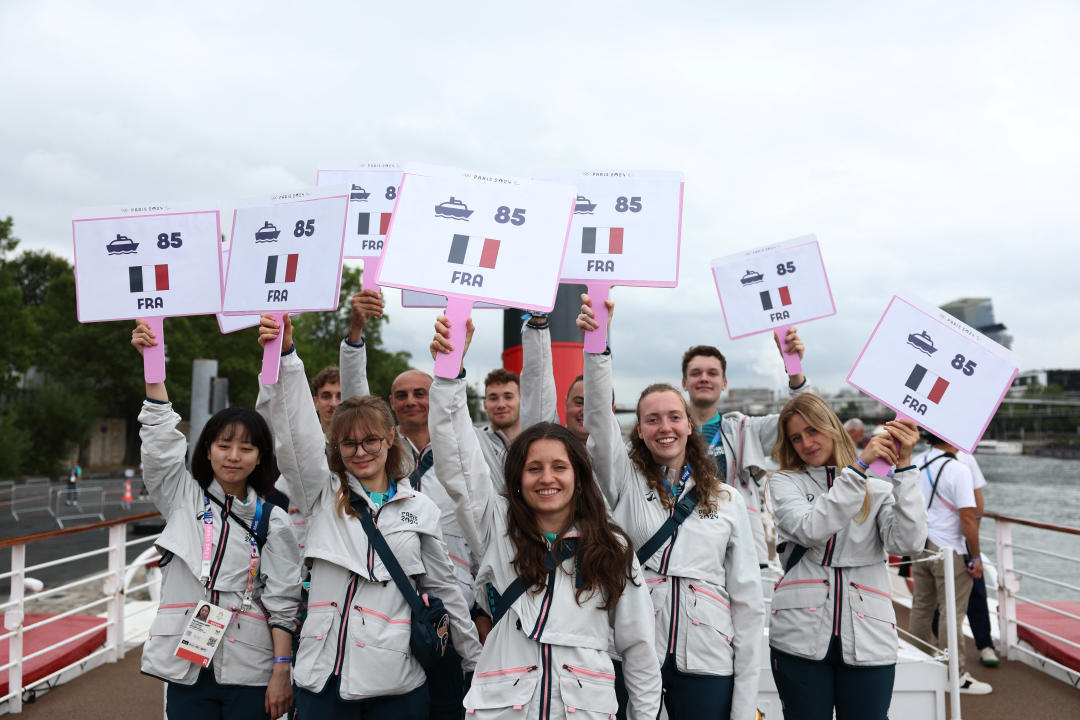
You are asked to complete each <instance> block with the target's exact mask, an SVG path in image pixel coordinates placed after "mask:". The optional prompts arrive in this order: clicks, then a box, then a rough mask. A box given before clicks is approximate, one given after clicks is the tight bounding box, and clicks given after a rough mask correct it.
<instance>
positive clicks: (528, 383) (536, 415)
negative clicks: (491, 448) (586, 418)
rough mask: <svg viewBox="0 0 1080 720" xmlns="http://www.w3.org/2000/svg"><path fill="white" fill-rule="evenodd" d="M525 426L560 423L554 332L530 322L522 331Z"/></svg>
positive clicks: (522, 389) (522, 420)
mask: <svg viewBox="0 0 1080 720" xmlns="http://www.w3.org/2000/svg"><path fill="white" fill-rule="evenodd" d="M521 357H522V362H521V429H522V430H524V429H525V428H527V427H529V426H531V425H535V424H536V423H540V422H553V423H557V422H559V410H558V405H557V403H558V398H557V396H556V393H555V364H554V361H553V360H552V358H551V331H550V330H549V329H548V328H546V327H545V328H543V329H537V328H533V327H529V326H528V325H526V326H525V328H524V329H523V330H522V331H521Z"/></svg>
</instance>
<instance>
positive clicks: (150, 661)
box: [131, 321, 300, 720]
mask: <svg viewBox="0 0 1080 720" xmlns="http://www.w3.org/2000/svg"><path fill="white" fill-rule="evenodd" d="M131 344H132V345H134V346H135V348H136V349H138V350H139V352H142V350H143V348H146V347H152V346H154V345H156V344H157V341H156V339H155V337H154V334H153V332H151V330H150V326H149V325H148V324H147V323H146V322H145V321H139V322H138V323H137V324H136V326H135V329H134V330H133V331H132V334H131ZM139 422H140V423H142V430H141V431H140V437H141V438H142V463H143V481H144V482H145V484H146V489H147V490H148V491H149V493H150V499H151V500H152V501H153V502H154V505H155V506H157V508H158V510H160V511H161V514H162V515H164V516H165V518H166V525H165V531H164V532H163V533H162V534H161V537H160V538H159V539H158V541H157V547H158V548H159V549H160V550H161V553H162V556H163V560H162V581H161V604H160V606H159V608H158V614H157V617H156V618H155V619H154V623H153V625H152V626H151V627H150V637H149V639H148V640H147V641H146V644H145V645H144V646H143V658H142V671H143V672H144V673H146V674H147V675H153V676H154V677H158V678H161V679H162V680H164V681H165V682H167V683H168V692H167V707H166V710H167V713H168V716H169V718H171V719H172V720H176V719H177V718H184V719H188V718H192V717H197V718H205V719H206V720H211V719H213V718H225V717H229V718H231V719H235V718H240V719H246V718H276V717H280V716H281V715H283V714H284V713H286V712H288V710H289V709H290V708H291V707H292V684H291V681H290V678H289V663H290V661H291V659H292V658H291V654H292V640H293V635H292V634H293V631H294V630H295V629H296V622H297V610H298V607H299V601H300V557H299V552H298V550H297V546H296V538H295V536H294V535H293V532H292V523H291V522H290V521H289V516H288V514H287V513H286V512H285V511H284V510H282V509H281V508H279V507H277V506H275V505H272V504H270V503H268V502H266V501H264V499H263V497H264V496H265V495H266V493H267V492H269V491H270V490H271V489H272V488H273V486H274V446H273V440H272V438H271V436H270V429H269V428H268V427H267V425H266V422H265V421H264V420H263V418H262V417H261V416H260V415H259V414H258V413H256V412H254V411H253V410H247V409H244V408H228V409H226V410H222V411H221V412H219V413H217V414H216V415H214V416H213V417H211V418H210V420H209V421H208V422H207V423H206V426H205V427H204V428H203V431H202V434H201V435H200V436H199V440H198V442H197V443H196V444H195V450H194V452H193V453H192V460H191V472H188V470H187V469H186V467H185V465H184V460H185V456H186V455H187V440H186V439H185V438H184V435H183V434H182V433H181V432H180V431H179V430H177V427H176V426H177V424H178V423H179V422H180V416H179V415H177V414H176V412H174V411H173V409H172V405H171V404H170V403H169V396H168V394H167V393H166V391H165V384H164V383H147V384H146V402H145V403H143V408H142V412H140V413H139ZM204 601H205V602H208V603H211V604H213V605H215V606H217V607H219V608H224V609H225V610H227V611H228V612H229V613H230V616H229V618H230V619H229V621H228V624H227V626H226V627H225V631H224V634H223V636H221V637H220V638H219V639H218V641H216V642H215V643H214V647H216V652H214V653H213V654H212V660H211V661H210V662H209V667H204V666H202V665H201V664H196V663H195V662H193V661H191V660H187V659H184V658H183V657H179V656H178V655H177V651H178V649H179V646H180V644H181V639H182V637H183V636H184V631H185V628H187V627H188V624H189V622H190V621H191V620H192V616H193V612H194V611H195V609H196V606H197V605H199V604H200V602H204ZM204 607H208V606H204Z"/></svg>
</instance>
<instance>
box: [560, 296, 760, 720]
mask: <svg viewBox="0 0 1080 720" xmlns="http://www.w3.org/2000/svg"><path fill="white" fill-rule="evenodd" d="M582 302H583V305H582V307H581V314H579V315H578V320H577V324H578V327H579V328H580V329H581V330H582V331H587V330H595V329H597V328H598V327H599V325H598V323H597V322H596V319H595V316H594V314H593V310H592V303H591V300H590V299H589V297H588V296H587V295H583V296H582ZM613 309H614V304H613V303H610V302H609V303H608V310H609V314H610V311H611V310H613ZM584 375H585V429H586V430H587V431H588V432H589V442H588V447H589V453H590V454H591V455H592V460H593V467H594V468H595V469H596V478H597V480H598V481H599V483H600V487H601V488H602V489H603V491H604V495H605V497H606V498H607V501H608V506H609V507H610V508H611V512H612V515H613V517H614V518H615V521H616V522H617V523H618V524H619V526H620V527H622V528H623V529H624V530H625V531H626V533H627V534H628V535H629V536H630V539H631V540H632V541H633V546H634V548H635V549H640V548H642V547H643V546H645V545H646V544H647V543H648V541H649V540H650V539H651V538H652V537H653V536H654V535H655V534H656V533H657V532H658V531H659V530H660V529H661V527H662V526H664V524H665V523H666V522H667V521H668V519H669V518H671V517H673V516H674V515H675V513H676V511H677V510H678V509H679V508H677V507H676V506H677V504H678V503H679V502H680V501H682V500H684V499H686V498H689V500H693V501H694V502H692V503H691V502H689V501H686V505H688V506H690V510H689V512H688V514H686V519H685V520H684V521H683V522H682V524H681V525H679V526H678V528H677V529H676V530H675V532H674V533H673V534H672V535H671V537H670V538H669V539H667V540H666V541H664V542H663V543H662V544H661V545H660V546H659V547H658V548H657V549H656V550H655V552H653V553H652V555H651V556H650V557H649V558H647V559H646V560H645V562H644V571H645V581H646V583H648V586H649V590H650V592H651V598H652V605H653V608H654V611H655V638H656V646H655V652H656V655H657V657H658V659H659V661H660V663H661V665H662V668H663V680H664V705H665V707H666V708H667V711H668V716H669V717H671V718H673V720H682V719H683V718H690V717H693V718H695V720H696V719H698V718H715V719H716V720H728V719H729V718H738V719H739V720H751V719H752V718H753V717H754V714H755V705H754V700H755V698H756V696H757V684H758V673H759V667H758V663H759V657H760V650H759V648H760V646H761V638H762V630H763V627H764V621H765V609H764V601H763V599H762V594H761V571H760V569H759V568H758V561H757V554H756V551H755V547H754V536H753V532H752V531H751V529H750V521H749V517H748V515H747V512H746V506H745V504H744V502H743V499H742V496H741V495H739V493H737V492H733V491H732V489H731V488H729V487H727V486H725V485H723V483H722V481H721V480H719V479H718V478H717V477H716V466H715V464H714V462H713V459H712V457H711V456H710V455H709V454H708V448H707V447H706V445H705V441H704V440H703V439H702V437H701V434H700V433H698V432H697V430H695V429H694V425H693V423H692V421H691V420H690V416H689V412H688V409H687V406H686V401H685V400H684V399H683V396H682V394H681V393H680V392H679V391H678V390H676V389H675V388H674V387H672V386H671V385H650V386H649V387H647V388H645V390H644V391H643V392H642V393H641V397H640V398H639V399H638V404H637V423H636V424H635V425H634V429H633V430H632V431H631V433H630V449H629V451H628V450H627V448H626V445H625V443H624V441H623V438H622V432H621V430H620V428H619V424H618V422H617V421H616V419H615V413H614V411H613V410H612V407H611V397H612V394H611V393H612V384H611V354H610V353H609V352H605V353H603V354H594V353H585V373H584ZM690 493H693V495H692V496H691V495H690ZM627 685H629V679H628V680H627Z"/></svg>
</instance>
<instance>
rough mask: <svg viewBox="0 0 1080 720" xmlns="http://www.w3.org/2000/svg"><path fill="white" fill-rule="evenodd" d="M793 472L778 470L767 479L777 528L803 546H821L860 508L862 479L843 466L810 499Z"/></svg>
mask: <svg viewBox="0 0 1080 720" xmlns="http://www.w3.org/2000/svg"><path fill="white" fill-rule="evenodd" d="M794 472H797V471H784V470H781V471H780V472H778V473H776V474H775V475H773V476H772V478H771V479H770V480H769V495H770V496H771V499H772V506H773V517H774V518H775V520H776V527H777V529H778V530H779V531H780V532H781V533H783V534H784V536H786V537H788V538H791V539H792V540H794V541H795V542H796V543H798V544H799V545H802V546H804V547H808V548H809V547H815V546H817V545H822V544H824V543H825V542H826V541H827V540H828V539H829V536H831V535H833V534H835V533H837V532H839V531H840V530H841V529H842V528H844V527H845V526H846V525H847V524H848V523H849V522H850V521H851V519H852V518H854V517H855V516H856V515H858V514H859V512H860V511H861V510H862V504H863V498H864V497H865V496H866V486H865V484H864V478H863V476H862V475H860V474H859V473H857V472H855V471H854V470H852V469H851V468H849V467H848V468H844V469H843V470H842V471H841V472H840V474H839V475H838V476H837V478H836V479H835V480H834V481H833V486H832V488H831V489H830V490H829V491H828V492H827V493H823V494H819V495H817V496H816V497H815V498H814V499H813V500H812V501H811V500H807V499H806V495H804V494H803V492H802V490H801V489H800V488H799V486H798V485H797V484H796V483H795V481H794V480H793V479H792V474H793V473H794Z"/></svg>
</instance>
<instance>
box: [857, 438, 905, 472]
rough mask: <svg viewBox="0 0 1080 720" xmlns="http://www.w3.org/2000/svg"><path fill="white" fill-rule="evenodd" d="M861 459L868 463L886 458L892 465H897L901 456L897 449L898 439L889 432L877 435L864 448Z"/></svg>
mask: <svg viewBox="0 0 1080 720" xmlns="http://www.w3.org/2000/svg"><path fill="white" fill-rule="evenodd" d="M909 457H910V456H909ZM859 459H860V460H862V461H863V462H864V463H866V464H867V465H869V464H870V463H872V462H874V461H875V460H884V461H885V462H887V463H889V464H890V465H897V464H898V462H899V459H900V458H899V455H898V453H897V451H896V441H895V440H894V439H893V436H892V435H890V434H889V433H882V434H880V435H875V436H874V437H872V438H870V442H868V443H867V444H866V447H865V448H863V451H862V455H860V456H859Z"/></svg>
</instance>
